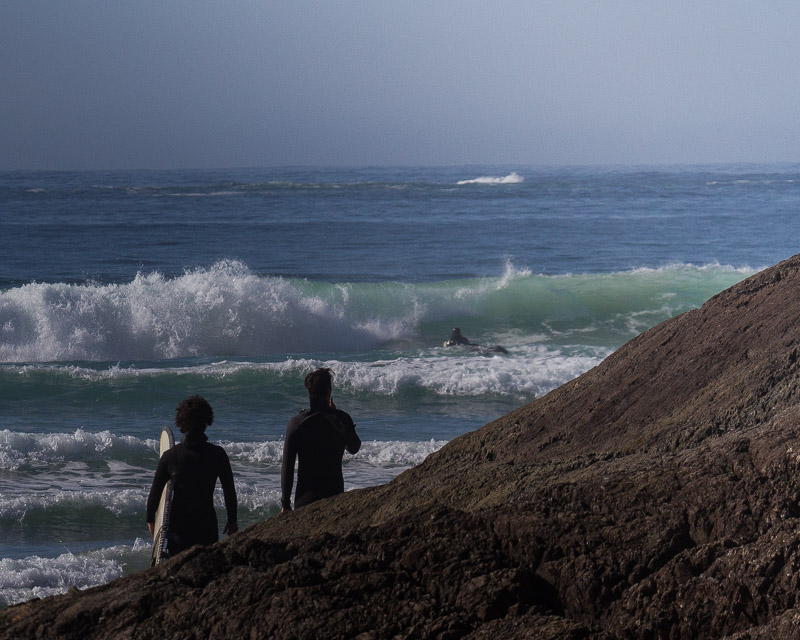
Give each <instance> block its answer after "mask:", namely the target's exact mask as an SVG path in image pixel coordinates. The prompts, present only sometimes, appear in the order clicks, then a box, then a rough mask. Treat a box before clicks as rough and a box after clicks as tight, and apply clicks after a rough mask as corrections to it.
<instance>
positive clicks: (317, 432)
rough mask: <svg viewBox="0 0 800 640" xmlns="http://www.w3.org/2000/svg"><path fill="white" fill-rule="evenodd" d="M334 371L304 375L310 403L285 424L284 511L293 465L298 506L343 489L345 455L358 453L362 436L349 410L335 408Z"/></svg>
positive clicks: (289, 499)
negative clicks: (296, 462) (295, 470)
mask: <svg viewBox="0 0 800 640" xmlns="http://www.w3.org/2000/svg"><path fill="white" fill-rule="evenodd" d="M331 375H332V372H331V370H330V369H327V368H322V369H317V370H316V371H312V372H311V373H309V374H308V375H307V376H306V378H305V385H306V390H307V391H308V400H309V404H310V407H309V408H308V409H305V410H304V411H301V412H300V413H298V414H297V415H296V416H294V417H293V418H292V419H291V420H289V424H288V425H287V426H286V438H285V440H284V441H283V467H282V469H281V512H284V511H291V509H292V484H293V483H294V465H295V460H298V461H299V462H298V465H297V490H296V491H295V494H294V507H295V509H297V508H299V507H303V506H305V505H307V504H309V503H311V502H314V501H315V500H319V499H320V498H327V497H328V496H333V495H336V494H338V493H342V492H343V491H344V477H343V476H342V457H343V456H344V452H345V449H347V451H348V452H350V453H356V452H358V450H359V449H360V448H361V439H360V438H359V437H358V434H357V433H356V425H355V424H354V423H353V419H352V418H351V417H350V415H349V414H347V413H345V412H344V411H340V410H339V409H337V408H336V405H335V404H334V403H333V398H332V397H331V390H332V383H331Z"/></svg>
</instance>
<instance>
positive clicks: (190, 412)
mask: <svg viewBox="0 0 800 640" xmlns="http://www.w3.org/2000/svg"><path fill="white" fill-rule="evenodd" d="M212 422H214V410H213V409H212V408H211V405H210V404H208V402H206V399H205V398H203V397H202V396H191V397H190V398H186V400H184V401H183V402H181V403H180V404H179V405H178V406H177V407H176V408H175V426H177V427H178V429H180V432H181V433H186V432H187V431H199V432H200V433H203V432H204V431H205V430H206V427H207V426H208V425H210V424H211V423H212Z"/></svg>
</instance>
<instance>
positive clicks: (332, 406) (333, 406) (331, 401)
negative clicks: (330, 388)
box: [328, 396, 336, 409]
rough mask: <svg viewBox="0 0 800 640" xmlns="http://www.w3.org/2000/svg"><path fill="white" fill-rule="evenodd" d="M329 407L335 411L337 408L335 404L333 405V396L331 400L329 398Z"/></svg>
mask: <svg viewBox="0 0 800 640" xmlns="http://www.w3.org/2000/svg"><path fill="white" fill-rule="evenodd" d="M328 406H329V407H330V408H331V409H335V408H336V405H335V404H333V396H331V397H330V398H328Z"/></svg>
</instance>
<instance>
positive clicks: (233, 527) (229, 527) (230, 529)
mask: <svg viewBox="0 0 800 640" xmlns="http://www.w3.org/2000/svg"><path fill="white" fill-rule="evenodd" d="M238 530H239V524H238V523H236V522H229V523H228V524H226V525H225V528H224V529H223V530H222V533H227V534H228V535H229V536H232V535H233V534H234V533H236V532H237V531H238Z"/></svg>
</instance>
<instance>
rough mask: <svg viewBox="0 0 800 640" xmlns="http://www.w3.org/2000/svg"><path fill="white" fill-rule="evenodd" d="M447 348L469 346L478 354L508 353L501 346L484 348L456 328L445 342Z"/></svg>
mask: <svg viewBox="0 0 800 640" xmlns="http://www.w3.org/2000/svg"><path fill="white" fill-rule="evenodd" d="M444 346H445V347H456V346H467V347H470V351H475V352H478V353H482V354H484V355H487V354H489V353H508V350H507V349H506V348H505V347H501V346H500V345H499V344H496V345H494V346H493V347H484V346H483V345H480V344H478V343H477V342H470V341H469V340H468V339H467V337H466V336H464V335H462V333H461V329H459V328H458V327H455V328H454V329H453V330H452V331H451V332H450V337H449V338H448V339H447V340H445V342H444Z"/></svg>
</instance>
